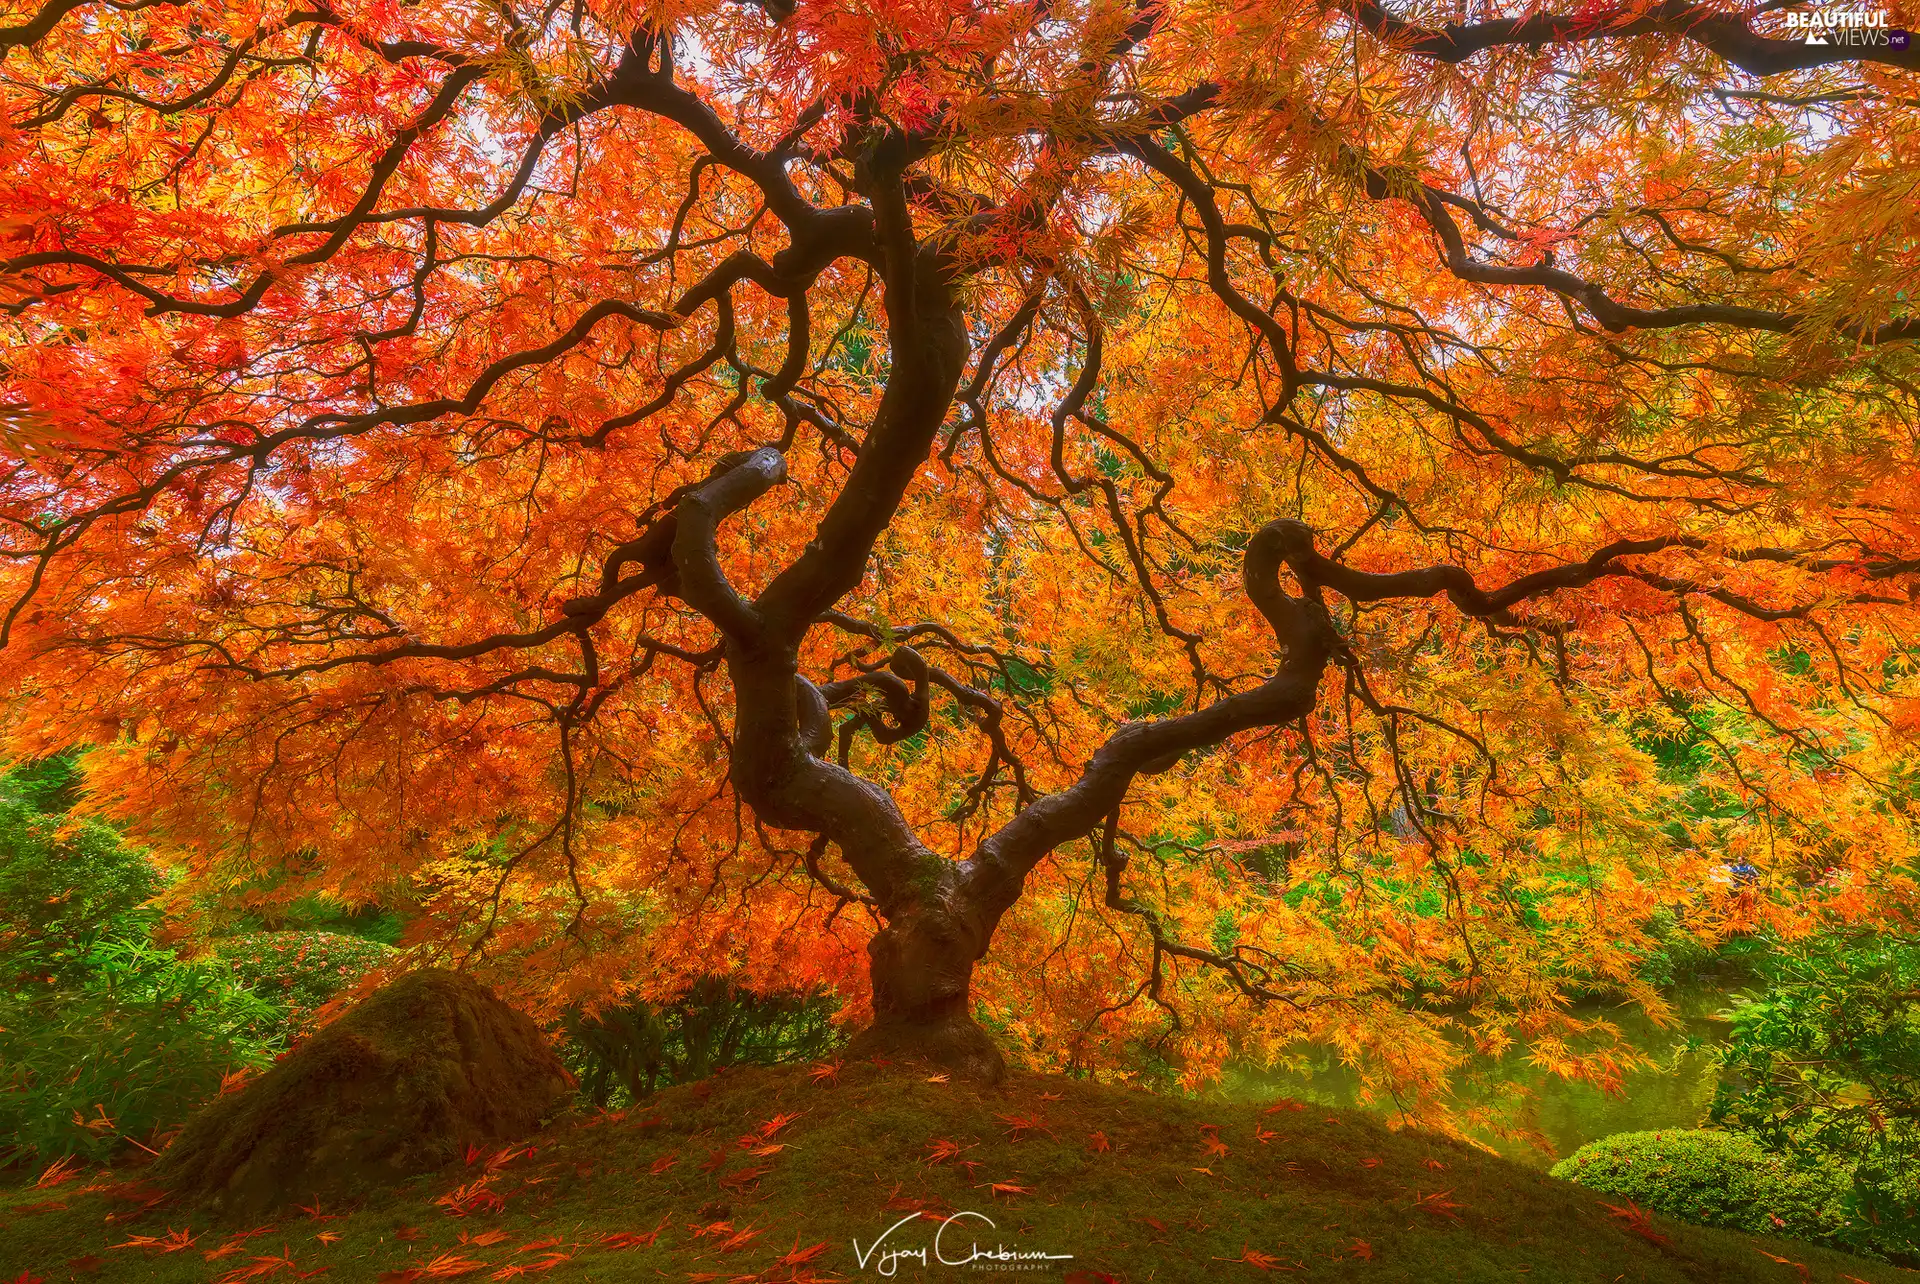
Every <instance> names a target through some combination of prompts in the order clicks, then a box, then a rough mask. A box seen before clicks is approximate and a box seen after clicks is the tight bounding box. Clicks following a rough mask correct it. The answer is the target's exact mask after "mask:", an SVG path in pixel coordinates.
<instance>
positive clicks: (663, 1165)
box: [647, 1150, 680, 1177]
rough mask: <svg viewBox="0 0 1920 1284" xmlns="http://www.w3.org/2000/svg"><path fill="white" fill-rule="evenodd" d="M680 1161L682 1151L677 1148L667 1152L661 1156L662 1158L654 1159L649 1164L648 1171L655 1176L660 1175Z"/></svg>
mask: <svg viewBox="0 0 1920 1284" xmlns="http://www.w3.org/2000/svg"><path fill="white" fill-rule="evenodd" d="M679 1161H680V1152H679V1151H677V1150H669V1151H668V1152H667V1153H666V1154H664V1155H662V1156H660V1158H658V1159H656V1160H654V1161H653V1162H652V1163H651V1164H649V1165H648V1166H647V1171H648V1172H650V1173H652V1174H653V1175H654V1176H655V1177H658V1176H659V1175H660V1174H661V1173H663V1172H665V1171H667V1169H669V1168H671V1167H673V1166H674V1165H675V1164H676V1163H678V1162H679Z"/></svg>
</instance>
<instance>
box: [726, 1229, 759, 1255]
mask: <svg viewBox="0 0 1920 1284" xmlns="http://www.w3.org/2000/svg"><path fill="white" fill-rule="evenodd" d="M760 1235H761V1232H760V1231H759V1230H757V1229H755V1228H753V1227H751V1226H748V1227H743V1228H742V1229H740V1230H737V1231H735V1232H734V1233H733V1234H731V1235H729V1236H727V1237H726V1238H725V1239H723V1240H721V1241H720V1251H721V1252H723V1253H737V1252H739V1251H740V1250H741V1249H743V1248H745V1247H746V1246H747V1245H749V1244H751V1243H753V1241H754V1240H756V1239H759V1238H760Z"/></svg>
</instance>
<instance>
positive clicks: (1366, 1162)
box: [1360, 1155, 1381, 1168]
mask: <svg viewBox="0 0 1920 1284" xmlns="http://www.w3.org/2000/svg"><path fill="white" fill-rule="evenodd" d="M1380 1163H1381V1160H1380V1157H1379V1156H1378V1155H1368V1156H1367V1157H1366V1158H1365V1159H1362V1160H1361V1161H1360V1166H1361V1167H1362V1168H1378V1167H1379V1166H1380Z"/></svg>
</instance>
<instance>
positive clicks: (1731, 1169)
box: [1552, 1129, 1847, 1243]
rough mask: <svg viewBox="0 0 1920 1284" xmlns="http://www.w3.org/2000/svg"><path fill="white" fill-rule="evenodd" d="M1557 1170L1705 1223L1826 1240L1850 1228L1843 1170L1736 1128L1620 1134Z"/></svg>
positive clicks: (1562, 1175) (1567, 1160)
mask: <svg viewBox="0 0 1920 1284" xmlns="http://www.w3.org/2000/svg"><path fill="white" fill-rule="evenodd" d="M1552 1175H1553V1176H1555V1177H1559V1178H1562V1179H1564V1180H1566V1181H1571V1182H1576V1183H1578V1184H1579V1185H1582V1186H1585V1187H1586V1188H1587V1189H1589V1190H1596V1191H1600V1192H1602V1193H1604V1194H1609V1195H1619V1196H1623V1197H1625V1198H1627V1199H1630V1200H1632V1201H1633V1202H1634V1203H1636V1204H1639V1205H1640V1206H1641V1207H1643V1208H1650V1209H1653V1210H1654V1211H1656V1212H1662V1213H1666V1214H1667V1215H1668V1216H1670V1217H1678V1218H1680V1219H1682V1220H1683V1221H1689V1222H1695V1223H1698V1224H1699V1225H1702V1226H1725V1227H1729V1228H1731V1229H1734V1230H1743V1231H1753V1232H1757V1233H1760V1234H1766V1235H1784V1236H1787V1237H1789V1238H1792V1239H1805V1240H1814V1241H1816V1242H1824V1243H1832V1242H1834V1241H1835V1240H1836V1238H1837V1237H1838V1236H1840V1235H1841V1234H1842V1233H1844V1232H1845V1230H1846V1229H1847V1216H1846V1212H1845V1209H1844V1203H1843V1196H1844V1194H1845V1191H1846V1182H1845V1181H1844V1180H1843V1179H1842V1178H1841V1177H1840V1176H1839V1175H1838V1174H1836V1173H1833V1172H1831V1171H1809V1170H1807V1169H1804V1168H1801V1167H1798V1166H1796V1165H1795V1164H1793V1163H1790V1162H1789V1161H1788V1160H1786V1159H1784V1158H1782V1157H1781V1156H1779V1155H1773V1154H1769V1153H1768V1152H1766V1151H1765V1150H1762V1149H1761V1148H1760V1146H1759V1144H1758V1143H1756V1142H1755V1141H1754V1140H1753V1138H1751V1137H1747V1136H1743V1135H1741V1134H1739V1133H1730V1132H1703V1131H1693V1130H1684V1129H1675V1130H1668V1131H1664V1132H1623V1133H1616V1134H1615V1135H1614V1136H1611V1137H1602V1138H1601V1139H1600V1140H1598V1141H1590V1142H1588V1143H1587V1144H1586V1145H1584V1146H1582V1147H1580V1149H1578V1150H1576V1151H1574V1152H1573V1153H1572V1154H1571V1155H1569V1156H1567V1157H1566V1158H1565V1159H1563V1160H1561V1161H1560V1162H1559V1163H1557V1164H1555V1165H1554V1166H1553V1169H1552Z"/></svg>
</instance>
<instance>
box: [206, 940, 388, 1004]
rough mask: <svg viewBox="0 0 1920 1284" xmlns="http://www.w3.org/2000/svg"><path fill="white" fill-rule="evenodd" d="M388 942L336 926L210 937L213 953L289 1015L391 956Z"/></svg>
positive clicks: (328, 995) (318, 1001)
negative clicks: (333, 929) (335, 929)
mask: <svg viewBox="0 0 1920 1284" xmlns="http://www.w3.org/2000/svg"><path fill="white" fill-rule="evenodd" d="M393 955H394V950H393V948H392V947H391V946H387V945H382V944H380V943H379V942H378V941H369V940H366V939H364V938H362V937H358V936H342V935H340V934H339V933H338V932H250V933H248V934H246V935H244V936H229V937H226V938H225V939H223V940H220V941H218V942H215V944H214V956H215V957H216V958H218V959H219V960H220V961H221V962H222V963H224V964H225V965H226V966H227V967H228V968H230V969H231V970H232V971H233V974H234V976H235V977H236V978H237V979H238V980H239V981H240V982H241V983H242V984H244V985H246V986H248V987H250V988H251V989H252V990H253V991H254V993H256V994H258V995H260V996H261V997H262V998H265V999H270V1000H272V1001H273V1002H275V1003H278V1004H280V1005H282V1006H283V1007H284V1008H285V1009H286V1011H287V1015H288V1017H289V1018H291V1019H292V1020H294V1021H299V1020H300V1019H302V1018H304V1017H306V1016H307V1015H309V1014H310V1013H311V1012H312V1011H313V1010H314V1009H315V1008H318V1007H319V1006H320V1005H321V1004H323V1003H325V1002H327V1000H329V999H331V998H333V996H334V995H336V994H338V993H340V991H342V990H344V989H346V988H347V987H348V986H350V985H352V984H353V983H354V982H356V981H358V980H359V979H360V978H361V977H363V976H365V975H367V973H369V972H372V971H373V970H375V969H376V968H379V967H382V966H384V965H385V964H387V963H388V962H390V961H391V960H392V958H393Z"/></svg>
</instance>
